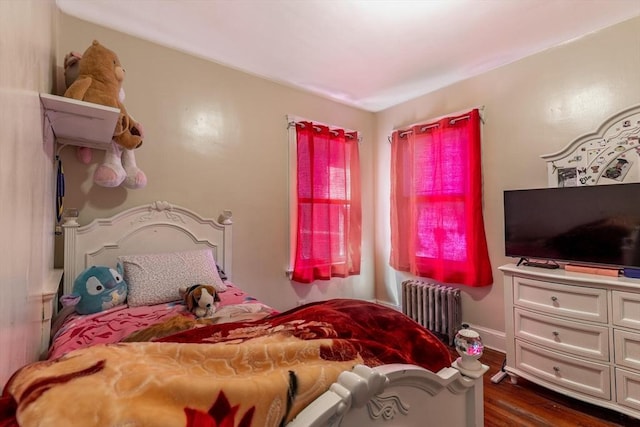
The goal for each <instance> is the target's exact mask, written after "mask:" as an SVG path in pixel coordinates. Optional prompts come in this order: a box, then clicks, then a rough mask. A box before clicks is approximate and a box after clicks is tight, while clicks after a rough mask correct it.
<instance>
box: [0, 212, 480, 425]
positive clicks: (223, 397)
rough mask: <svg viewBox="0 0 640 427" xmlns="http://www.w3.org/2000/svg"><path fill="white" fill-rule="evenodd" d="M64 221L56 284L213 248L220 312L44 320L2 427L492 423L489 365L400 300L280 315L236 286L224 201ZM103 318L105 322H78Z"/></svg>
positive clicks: (128, 311) (153, 307)
mask: <svg viewBox="0 0 640 427" xmlns="http://www.w3.org/2000/svg"><path fill="white" fill-rule="evenodd" d="M63 228H64V233H65V245H64V251H65V263H64V279H63V283H62V289H61V292H60V293H61V294H65V295H66V294H69V293H70V292H71V290H72V289H73V280H74V278H75V277H76V276H77V275H78V274H79V273H80V272H82V271H83V270H84V269H85V268H87V267H89V266H92V265H106V266H116V265H117V263H118V262H119V261H120V262H121V263H122V261H123V260H131V259H135V260H137V261H139V260H140V258H139V257H140V256H147V257H151V258H152V259H153V260H154V262H156V265H157V262H158V259H164V258H162V257H163V256H166V254H168V253H171V254H173V253H185V252H189V253H192V252H197V253H200V251H205V252H207V253H210V254H211V255H212V256H213V258H214V261H215V264H216V267H217V269H216V271H217V272H218V273H219V276H220V277H219V278H220V279H222V277H224V276H226V277H224V278H225V279H226V280H225V281H224V286H225V287H226V288H225V290H224V291H221V292H220V293H219V295H220V296H221V300H222V301H221V306H220V307H218V311H217V312H216V313H222V312H224V313H225V315H224V316H223V315H221V316H219V317H218V318H216V319H213V320H212V319H204V320H202V319H200V320H198V319H193V318H190V317H189V316H188V315H186V314H185V313H183V312H181V311H184V307H183V306H182V304H180V302H162V303H155V301H154V303H153V304H151V303H148V301H145V300H144V298H146V297H148V296H149V295H150V293H149V292H146V293H142V296H143V298H142V300H139V305H135V306H133V303H131V304H127V305H124V306H118V307H113V308H111V309H108V310H105V311H104V312H101V313H98V314H96V315H93V317H92V315H89V316H77V315H75V314H72V315H70V316H69V317H68V318H66V319H65V320H64V322H62V321H60V320H59V319H60V318H62V317H63V313H60V314H59V316H58V319H57V321H56V322H54V324H53V325H51V324H50V323H51V322H50V321H49V320H45V321H44V322H45V324H44V325H43V335H44V336H43V340H42V341H43V342H45V343H49V341H50V336H51V337H53V338H54V339H53V344H52V345H51V346H48V348H47V349H43V350H46V351H44V352H43V354H47V358H46V360H42V361H39V362H34V363H32V364H29V365H27V366H25V367H23V368H21V369H20V370H18V371H17V372H16V373H15V374H14V375H13V377H12V378H11V379H10V380H9V381H8V383H7V384H6V385H5V387H4V390H3V394H2V397H1V398H0V426H5V425H20V426H31V425H37V426H49V425H66V426H73V425H82V426H88V425H94V424H95V425H131V426H147V425H148V426H155V425H157V426H169V425H185V426H216V425H229V426H232V425H233V426H243V427H245V426H246V427H249V426H268V425H269V426H270V425H273V426H276V425H277V426H285V425H287V426H290V427H301V426H304V427H312V426H363V425H390V426H391V425H393V426H425V425H433V426H441V425H455V426H482V425H484V422H483V416H484V415H483V390H482V376H483V374H484V373H485V372H486V370H487V367H486V366H485V365H482V369H480V370H478V371H477V372H471V373H469V372H466V375H463V374H461V372H460V370H459V369H456V366H457V365H456V361H455V360H452V357H451V355H450V352H449V350H448V348H447V347H446V346H445V345H444V344H442V343H441V342H440V341H439V340H438V339H437V338H436V337H435V336H433V335H432V334H431V333H429V332H428V331H426V330H425V329H424V328H422V327H420V326H419V325H417V323H415V322H414V321H412V320H411V319H409V318H408V317H406V316H404V315H403V314H401V313H399V312H397V311H396V310H393V309H391V308H388V307H385V306H383V305H379V304H375V303H372V302H366V301H358V300H351V299H333V300H328V301H317V302H313V303H310V304H306V305H304V306H301V307H296V308H294V309H291V310H288V311H285V312H281V313H278V312H277V311H276V310H273V309H271V308H270V307H268V306H267V305H265V304H262V303H261V302H259V301H256V300H255V299H253V298H251V296H250V295H247V294H246V293H245V292H244V291H243V290H242V286H241V284H240V285H238V284H236V283H235V282H233V265H232V256H233V252H232V228H233V224H232V216H231V212H229V211H224V212H223V213H222V214H221V215H220V217H219V218H218V219H217V220H213V219H208V218H203V217H202V216H200V215H199V214H197V213H195V212H193V211H191V210H189V209H186V208H183V207H180V206H177V205H174V204H171V203H168V202H165V201H157V202H153V203H151V204H147V205H143V206H138V207H134V208H130V209H127V210H125V211H123V212H120V213H118V214H116V215H114V216H112V217H110V218H104V219H96V220H94V221H92V222H91V223H89V224H87V225H84V226H80V225H79V224H78V223H77V221H76V219H75V218H73V217H71V218H67V219H66V221H65V224H64V225H63ZM136 257H138V258H136ZM158 257H160V258H158ZM145 259H146V258H145ZM137 261H136V262H137ZM162 262H164V261H162ZM136 265H137V264H136ZM193 270H197V269H196V268H195V267H193ZM220 272H222V274H220ZM125 277H127V272H126V271H125ZM133 277H134V276H133V275H132V274H130V275H129V278H130V279H131V283H129V288H130V289H129V290H130V293H129V297H130V298H131V297H132V295H134V292H133V291H135V289H134V288H133V287H132V283H134V281H133ZM163 277H164V276H163ZM137 280H138V279H136V282H135V283H136V289H137V286H138V284H137V283H138V282H137ZM145 280H146V279H145ZM152 283H155V282H152ZM145 286H149V285H148V284H146V285H145ZM151 294H153V293H151ZM139 296H140V295H138V297H139ZM152 296H153V295H152ZM43 301H44V302H43V304H45V305H47V304H52V302H51V299H50V298H43ZM145 304H146V305H145ZM130 305H131V306H130ZM43 310H44V311H48V310H51V307H49V306H47V307H43ZM63 311H64V310H63ZM132 313H133V314H132ZM74 316H76V317H74ZM100 319H102V320H100ZM104 319H107V321H106V322H105V321H104ZM123 319H124V320H123ZM140 319H145V320H144V321H142V320H140ZM149 319H150V320H149ZM176 319H181V320H180V322H181V323H180V325H179V326H178V327H177V329H175V328H174V329H166V328H165V326H166V325H168V324H171V322H172V321H174V320H176ZM101 322H102V324H105V323H106V324H108V325H109V326H108V329H109V331H108V332H104V331H99V332H92V331H93V327H91V328H89V327H85V326H83V328H80V329H77V325H78V324H82V325H86V324H97V323H101ZM138 322H140V324H139V325H138V324H136V323H138ZM72 324H73V325H72ZM123 325H127V326H126V328H125V327H124V326H123ZM185 325H186V326H185ZM72 326H73V327H72ZM170 326H171V325H170ZM51 327H53V329H51ZM74 328H75V329H74ZM78 330H81V331H82V332H78ZM134 330H135V332H133V333H132V331H134ZM50 331H53V333H51V332H50ZM159 331H160V332H159ZM65 334H66V338H64V337H65ZM141 336H142V337H143V338H141ZM61 337H62V339H61ZM98 338H100V339H98ZM61 342H63V343H64V344H61ZM70 402H73V403H70ZM96 402H97V403H96ZM91 420H92V421H91Z"/></svg>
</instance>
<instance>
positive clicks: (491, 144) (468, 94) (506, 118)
mask: <svg viewBox="0 0 640 427" xmlns="http://www.w3.org/2000/svg"><path fill="white" fill-rule="evenodd" d="M639 70H640V18H635V19H633V20H630V21H627V22H625V23H622V24H619V25H616V26H614V27H610V28H608V29H605V30H603V31H600V32H597V33H594V34H591V35H589V36H586V37H584V38H581V39H579V40H576V41H573V42H571V43H568V44H565V45H562V46H559V47H556V48H554V49H551V50H548V51H545V52H542V53H539V54H537V55H534V56H531V57H528V58H526V59H523V60H520V61H518V62H515V63H513V64H510V65H507V66H504V67H501V68H499V69H496V70H493V71H491V72H488V73H485V74H482V75H480V76H478V77H475V78H472V79H469V80H466V81H463V82H461V83H458V84H455V85H452V86H450V87H447V88H445V89H442V90H439V91H437V92H434V93H431V94H428V95H425V96H422V97H420V98H417V99H415V100H412V101H410V102H406V103H404V104H402V105H398V106H396V107H393V108H389V109H387V110H385V111H383V112H381V113H379V114H377V116H376V118H377V129H376V138H377V142H376V148H375V154H374V170H375V174H374V176H375V178H376V182H375V188H376V202H375V212H376V220H375V258H376V284H377V285H376V295H377V297H378V298H379V299H382V300H387V301H390V302H392V303H398V290H399V284H400V281H401V279H402V277H403V276H402V275H399V274H396V273H394V272H393V271H392V270H391V269H390V268H389V267H388V263H387V260H388V258H389V244H388V242H389V227H388V224H389V162H390V147H389V143H388V142H387V136H388V135H390V134H391V131H392V129H394V128H397V127H402V126H404V125H407V124H410V123H414V122H419V121H420V120H425V119H428V118H431V117H438V116H441V115H445V114H447V113H451V112H457V111H460V110H463V109H468V108H472V107H476V106H484V113H483V114H484V118H485V125H484V127H483V174H484V219H485V229H486V233H487V239H488V245H489V254H490V257H491V262H492V264H493V276H494V285H493V286H492V287H487V288H468V287H463V313H464V320H465V321H467V322H469V323H471V324H473V325H478V326H479V327H480V329H482V330H483V331H484V333H485V336H489V338H490V339H491V338H492V337H490V335H491V334H492V333H494V332H498V333H497V334H496V335H500V333H502V332H503V331H504V316H503V296H502V292H503V286H502V275H501V274H500V272H499V271H498V270H497V267H499V266H500V265H502V264H505V263H507V262H513V261H514V260H513V259H507V258H506V257H505V256H504V240H503V239H504V232H503V219H502V215H503V207H502V192H503V190H505V189H516V188H534V187H545V186H546V185H547V176H546V171H547V167H546V163H545V162H544V161H543V160H542V159H541V158H540V155H542V154H547V153H552V152H555V151H558V150H560V149H561V148H563V147H564V146H565V145H566V144H568V143H569V142H571V141H572V140H573V139H575V138H576V137H578V136H580V135H582V134H584V133H587V132H592V131H595V130H596V128H597V127H598V126H599V124H600V123H601V122H602V121H603V120H604V119H606V118H607V117H608V116H609V115H611V114H613V113H616V112H618V111H620V110H622V109H623V108H626V107H629V106H631V105H634V104H637V103H639V102H640V77H639V75H640V74H639ZM493 343H494V345H498V346H499V344H497V343H495V340H494V341H493Z"/></svg>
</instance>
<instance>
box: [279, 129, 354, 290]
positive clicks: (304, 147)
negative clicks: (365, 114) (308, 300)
mask: <svg viewBox="0 0 640 427" xmlns="http://www.w3.org/2000/svg"><path fill="white" fill-rule="evenodd" d="M296 136H297V165H298V166H297V167H298V171H297V181H298V188H297V196H298V200H297V203H298V229H297V247H296V256H295V263H294V268H293V276H292V279H293V280H295V281H296V282H302V283H311V282H313V281H314V280H318V279H321V280H328V279H330V278H331V277H347V276H350V275H355V274H360V241H361V222H362V220H361V204H360V160H359V154H358V135H357V132H345V131H344V130H342V129H329V128H328V127H327V126H321V125H318V124H313V123H309V122H299V123H296Z"/></svg>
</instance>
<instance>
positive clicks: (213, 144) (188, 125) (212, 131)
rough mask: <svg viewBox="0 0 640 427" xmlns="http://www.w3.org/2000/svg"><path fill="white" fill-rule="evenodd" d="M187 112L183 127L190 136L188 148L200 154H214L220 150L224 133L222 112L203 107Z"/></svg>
mask: <svg viewBox="0 0 640 427" xmlns="http://www.w3.org/2000/svg"><path fill="white" fill-rule="evenodd" d="M186 113H187V114H186V115H185V116H184V120H183V126H182V127H183V129H184V133H185V135H187V137H188V138H187V142H188V148H189V149H191V150H194V151H196V152H198V153H200V154H212V153H215V152H216V151H218V150H220V148H221V136H222V135H223V134H224V132H223V131H224V119H223V116H222V114H220V113H219V112H217V111H215V110H208V111H206V110H201V109H194V110H192V111H187V112H186Z"/></svg>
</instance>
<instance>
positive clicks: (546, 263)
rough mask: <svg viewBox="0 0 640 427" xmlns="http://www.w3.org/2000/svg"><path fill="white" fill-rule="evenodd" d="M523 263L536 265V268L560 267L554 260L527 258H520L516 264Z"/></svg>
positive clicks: (551, 268) (528, 265) (529, 265)
mask: <svg viewBox="0 0 640 427" xmlns="http://www.w3.org/2000/svg"><path fill="white" fill-rule="evenodd" d="M520 265H524V266H527V267H538V268H547V269H549V270H555V269H557V268H560V266H559V265H558V263H557V262H555V261H544V262H542V261H529V260H528V259H527V258H520V261H518V266H520Z"/></svg>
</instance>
